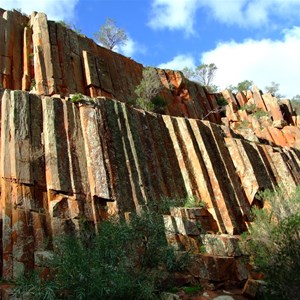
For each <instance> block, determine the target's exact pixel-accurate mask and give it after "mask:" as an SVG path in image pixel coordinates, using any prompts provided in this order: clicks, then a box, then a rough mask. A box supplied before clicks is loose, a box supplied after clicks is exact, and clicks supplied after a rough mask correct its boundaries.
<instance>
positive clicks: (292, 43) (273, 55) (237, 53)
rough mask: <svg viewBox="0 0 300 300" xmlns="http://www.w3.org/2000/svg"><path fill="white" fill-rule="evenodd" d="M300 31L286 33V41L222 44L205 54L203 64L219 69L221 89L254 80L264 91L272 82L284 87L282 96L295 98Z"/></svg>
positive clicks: (298, 91)
mask: <svg viewBox="0 0 300 300" xmlns="http://www.w3.org/2000/svg"><path fill="white" fill-rule="evenodd" d="M299 49H300V27H293V28H292V29H289V30H285V31H284V36H283V39H282V40H270V39H263V40H253V39H248V40H245V41H243V42H241V43H237V42H235V41H230V42H223V43H219V44H218V45H217V47H216V48H215V49H214V50H211V51H208V52H205V53H203V55H202V60H201V61H202V63H215V64H216V65H217V67H218V70H217V73H216V77H215V80H214V83H215V84H216V85H218V86H220V87H221V88H225V87H226V86H228V85H230V84H233V85H236V84H237V83H238V82H241V81H243V80H246V79H247V80H253V81H254V84H256V85H257V86H258V87H259V88H261V89H262V90H264V88H265V86H267V85H270V82H271V81H274V82H276V83H279V84H280V91H279V92H280V93H281V94H283V95H285V96H287V97H289V98H292V97H293V96H295V95H296V94H300V85H299V77H300V60H299Z"/></svg>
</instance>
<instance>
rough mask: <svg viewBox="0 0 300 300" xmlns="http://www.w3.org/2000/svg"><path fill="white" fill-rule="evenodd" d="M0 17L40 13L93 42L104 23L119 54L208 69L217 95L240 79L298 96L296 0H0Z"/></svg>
mask: <svg viewBox="0 0 300 300" xmlns="http://www.w3.org/2000/svg"><path fill="white" fill-rule="evenodd" d="M0 7H2V8H5V9H11V8H20V9H21V10H22V11H23V12H24V13H27V14H30V13H31V11H33V10H36V11H43V12H45V13H47V14H48V18H49V19H55V20H65V21H67V22H69V23H73V24H74V25H75V26H76V27H77V28H79V29H81V30H82V32H83V34H85V35H86V36H88V37H90V38H93V34H94V33H95V32H96V31H98V29H99V28H100V26H101V25H102V24H103V23H104V22H105V20H106V18H108V17H110V18H112V19H114V20H115V21H116V23H117V25H118V26H119V27H121V28H123V29H124V30H125V31H126V32H127V34H128V36H129V41H128V44H127V45H126V46H125V47H122V48H120V49H118V51H119V52H121V53H122V54H124V55H126V56H129V57H132V58H133V59H134V60H136V61H138V62H140V63H142V64H144V65H146V66H155V67H162V68H170V69H179V70H180V69H182V68H183V67H184V66H188V67H195V66H197V65H199V64H201V63H215V64H216V65H217V67H218V71H217V74H216V78H215V82H214V83H215V84H216V85H218V86H220V88H221V89H222V88H225V87H226V86H228V85H230V84H233V85H236V84H237V83H238V82H240V81H243V80H245V79H248V80H253V81H254V83H255V84H256V85H257V86H258V87H259V88H261V89H262V90H264V88H265V86H267V85H269V84H270V83H271V81H274V82H276V83H279V84H280V91H279V92H280V93H281V94H283V95H285V96H286V97H288V98H292V97H293V96H295V95H296V94H300V18H299V15H300V0H38V1H29V0H0Z"/></svg>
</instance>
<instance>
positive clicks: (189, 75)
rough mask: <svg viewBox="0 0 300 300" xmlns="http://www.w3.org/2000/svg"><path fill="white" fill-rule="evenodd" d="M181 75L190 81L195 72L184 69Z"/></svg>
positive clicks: (190, 69)
mask: <svg viewBox="0 0 300 300" xmlns="http://www.w3.org/2000/svg"><path fill="white" fill-rule="evenodd" d="M182 73H183V75H184V77H185V78H187V79H192V78H193V77H194V76H195V71H194V70H193V69H192V68H188V67H184V68H183V69H182Z"/></svg>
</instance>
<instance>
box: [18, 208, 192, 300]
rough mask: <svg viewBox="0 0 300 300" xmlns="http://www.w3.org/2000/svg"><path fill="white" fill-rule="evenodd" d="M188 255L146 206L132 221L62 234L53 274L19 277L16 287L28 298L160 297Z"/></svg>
mask: <svg viewBox="0 0 300 300" xmlns="http://www.w3.org/2000/svg"><path fill="white" fill-rule="evenodd" d="M88 236H89V238H87V237H88ZM189 261H190V260H189V255H188V254H181V255H180V254H178V253H176V252H175V250H174V248H173V247H171V246H169V245H168V244H167V242H166V240H165V234H164V224H163V220H162V218H161V214H159V213H157V212H150V211H144V212H143V213H141V214H140V215H137V214H133V215H132V216H131V221H130V223H128V222H125V221H121V220H115V219H111V220H109V221H105V222H103V223H102V224H101V227H100V228H99V234H98V235H95V236H93V237H91V236H90V235H82V237H81V238H80V239H79V238H75V237H73V236H65V237H61V238H59V239H58V240H57V241H56V242H55V246H54V258H53V260H51V261H50V266H51V268H52V269H53V270H54V272H53V276H52V278H50V279H48V280H47V281H42V280H41V279H40V278H39V277H38V276H36V274H33V275H31V276H28V277H27V278H21V279H20V280H19V281H18V282H17V288H16V289H15V293H16V295H20V294H26V293H27V295H29V296H30V299H157V298H158V297H159V293H160V292H161V291H163V290H165V289H166V288H168V283H170V284H171V285H172V280H170V278H171V277H170V274H171V273H172V272H174V271H182V270H183V269H185V268H186V267H187V264H188V262H189ZM46 292H47V293H46Z"/></svg>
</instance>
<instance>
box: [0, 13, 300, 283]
mask: <svg viewBox="0 0 300 300" xmlns="http://www.w3.org/2000/svg"><path fill="white" fill-rule="evenodd" d="M4 37H5V39H6V40H5V42H4ZM142 69H143V66H142V65H140V64H138V63H136V62H134V61H133V60H131V59H130V58H127V57H124V56H122V55H120V54H117V53H114V52H111V51H109V50H107V49H105V48H102V47H99V46H97V45H96V44H95V43H94V42H93V41H92V40H90V39H87V38H86V37H83V36H80V35H78V34H76V33H75V32H73V31H72V30H69V29H66V28H65V27H63V26H62V25H61V24H57V23H54V22H52V21H47V18H46V16H45V15H44V14H42V13H34V14H33V15H32V16H30V17H26V16H22V15H21V14H20V13H18V12H6V11H3V10H0V84H1V85H2V87H3V88H4V89H0V99H1V113H0V119H1V146H0V177H1V178H0V184H1V197H0V205H1V210H2V215H1V224H2V230H1V242H2V245H1V252H2V253H1V254H2V256H1V257H2V261H1V275H2V277H3V278H5V279H10V278H15V277H17V276H18V275H19V274H22V273H23V272H24V270H28V269H31V268H33V267H34V266H36V267H40V261H41V257H44V256H45V257H47V256H48V255H49V251H48V250H49V249H48V248H47V247H46V246H45V245H46V243H45V242H46V241H48V240H49V239H50V240H51V238H52V237H54V236H56V235H57V234H59V233H62V232H74V231H76V230H80V227H81V223H80V219H81V218H82V217H84V218H85V219H86V220H87V221H88V222H89V223H90V224H91V225H92V227H94V228H95V227H96V226H95V225H96V224H97V223H99V222H100V221H101V220H103V219H105V218H107V216H108V215H110V214H119V215H126V214H127V213H128V212H131V211H135V210H140V209H142V207H143V205H144V204H145V203H147V202H148V201H151V199H160V197H161V196H167V197H186V196H194V197H195V198H196V199H197V201H198V202H199V201H200V200H202V201H203V202H204V203H205V204H206V209H205V210H201V211H197V210H194V211H193V212H192V211H185V210H177V211H176V210H173V211H172V212H171V214H170V215H169V216H166V220H167V221H168V222H169V223H170V224H174V222H175V223H176V224H177V230H175V229H174V228H173V229H172V227H170V228H171V230H173V232H172V236H170V237H169V238H170V241H172V242H174V243H177V244H178V245H179V246H184V247H185V246H186V245H189V246H190V247H192V248H193V250H194V251H195V252H196V253H198V254H199V252H200V251H199V245H198V244H197V243H198V242H197V241H198V237H199V234H200V233H201V234H203V232H201V230H202V229H203V230H204V231H205V232H206V233H207V232H209V233H210V234H218V237H216V238H217V240H218V245H219V246H218V247H217V248H215V247H210V248H209V247H207V254H206V255H202V254H199V260H198V261H197V264H198V269H197V268H196V270H195V276H198V277H199V278H202V279H206V280H214V281H215V280H217V281H222V280H223V281H224V280H225V281H226V280H245V279H246V276H245V273H244V268H242V267H241V266H240V264H239V257H240V254H239V255H237V252H236V250H235V247H234V245H235V240H234V238H233V236H235V235H237V234H240V233H242V232H243V231H245V230H247V227H248V225H249V222H250V221H251V214H250V209H251V207H252V206H253V204H254V203H255V201H256V195H257V193H258V192H259V191H261V190H264V189H266V188H274V187H275V186H276V185H278V184H282V185H283V186H284V187H285V188H286V190H287V191H289V190H292V189H293V188H294V187H295V186H296V185H299V184H300V176H299V173H300V172H299V168H300V152H299V143H300V141H299V140H300V138H299V136H300V131H299V130H300V129H299V122H298V121H299V120H298V119H299V117H297V118H296V117H295V116H293V115H292V110H291V107H289V102H285V104H284V103H279V102H278V101H277V99H275V98H274V97H272V96H270V95H267V96H265V97H264V96H262V95H261V93H260V92H259V90H258V89H257V88H255V89H254V91H253V92H250V91H248V92H247V93H246V94H241V93H240V94H238V95H237V96H235V95H233V94H232V93H231V92H230V91H224V92H223V96H224V98H225V99H226V101H227V102H228V105H227V109H226V117H224V116H223V118H222V121H223V122H224V124H227V125H228V126H224V125H220V123H221V115H220V113H216V114H214V113H210V112H211V111H212V110H214V109H216V108H218V104H217V99H219V97H220V95H219V94H209V93H207V91H206V90H205V89H204V88H202V87H201V86H199V85H198V84H196V83H193V82H190V81H188V80H187V79H185V78H184V77H182V75H181V73H179V72H174V71H171V70H157V71H158V73H159V74H160V77H161V80H162V83H163V84H164V86H165V88H164V90H163V92H162V95H163V96H164V98H165V99H166V101H167V104H168V105H167V108H166V112H167V114H165V115H160V114H155V113H148V112H145V111H142V110H139V109H135V108H133V107H130V106H129V105H128V104H126V102H127V101H128V100H130V99H132V97H134V88H135V86H136V85H137V84H138V83H139V81H140V79H141V74H142ZM21 89H23V91H20V90H21ZM30 89H31V92H30V93H29V90H30ZM78 92H79V93H82V94H85V95H88V96H93V97H95V96H99V97H98V98H97V99H94V100H92V101H85V103H77V104H74V103H71V101H70V99H69V98H68V96H69V95H70V94H74V93H78ZM111 98H115V99H117V100H118V101H117V100H113V99H111ZM251 103H252V104H255V107H256V108H260V110H261V111H264V112H266V113H267V116H261V115H260V116H259V117H258V116H257V114H256V115H255V113H257V112H258V111H256V112H251V111H248V110H244V111H241V106H243V105H245V104H251ZM283 105H286V106H285V107H284V109H285V113H283V112H282V111H283ZM260 114H261V113H260ZM202 119H204V120H202ZM274 122H275V123H274ZM275 125H276V126H275ZM296 125H297V126H296ZM198 223H200V225H201V228H202V229H201V230H199V228H198V227H197V224H198ZM198 225H199V224H198ZM195 226H196V227H195ZM206 238H208V237H206ZM206 238H203V243H204V245H205V241H206ZM232 239H233V240H232ZM196 240H197V241H196ZM221 253H222V255H221ZM197 264H195V266H196V265H197ZM196 267H197V266H196ZM228 269H230V270H231V271H230V272H227V270H228Z"/></svg>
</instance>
